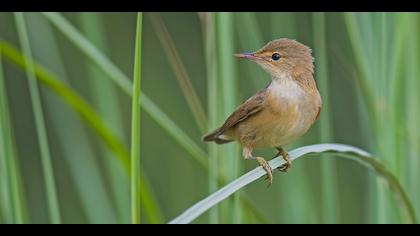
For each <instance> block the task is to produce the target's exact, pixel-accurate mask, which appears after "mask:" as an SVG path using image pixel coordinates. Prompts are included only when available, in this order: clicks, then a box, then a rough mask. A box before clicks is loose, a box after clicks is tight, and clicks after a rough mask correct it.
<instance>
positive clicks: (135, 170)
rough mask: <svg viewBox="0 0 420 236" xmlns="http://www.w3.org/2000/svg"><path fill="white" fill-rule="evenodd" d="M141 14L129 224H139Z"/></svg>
mask: <svg viewBox="0 0 420 236" xmlns="http://www.w3.org/2000/svg"><path fill="white" fill-rule="evenodd" d="M142 22H143V14H142V13H137V27H136V45H135V53H134V73H133V81H134V84H133V98H132V106H131V111H132V114H131V222H132V223H133V224H140V210H141V209H140V201H141V200H140V132H141V131H140V104H141V102H140V84H141V41H142V40H141V35H142V24H143V23H142Z"/></svg>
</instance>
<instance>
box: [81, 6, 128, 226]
mask: <svg viewBox="0 0 420 236" xmlns="http://www.w3.org/2000/svg"><path fill="white" fill-rule="evenodd" d="M78 16H79V20H80V22H81V28H82V30H83V31H84V33H85V35H86V37H87V38H88V39H89V40H91V41H92V43H94V44H95V45H97V47H98V48H99V49H100V50H101V51H102V52H107V49H108V45H107V41H106V32H105V25H104V23H103V18H102V17H101V14H100V13H91V12H89V13H81V14H79V15H78ZM86 64H87V70H88V71H87V72H88V75H89V78H90V80H88V82H90V87H91V89H92V95H93V100H94V101H95V105H96V107H98V113H99V114H100V116H101V117H102V118H103V120H104V121H105V123H106V125H107V126H108V127H109V129H110V130H111V131H112V132H113V133H114V134H115V135H117V136H118V137H120V139H122V140H124V139H123V138H124V137H126V135H125V132H124V126H123V124H124V120H123V117H122V109H121V106H120V103H119V102H120V101H119V96H118V93H117V92H118V91H117V88H116V87H115V86H114V84H113V83H112V82H111V81H110V80H104V79H103V78H104V77H106V76H107V75H106V74H105V73H104V72H102V71H101V70H100V69H99V68H98V66H96V65H95V64H94V63H92V62H91V61H90V60H86ZM104 94H106V96H104ZM101 151H102V154H103V155H106V156H107V157H108V158H106V160H105V161H106V162H105V166H106V170H107V171H106V173H107V176H108V177H109V182H110V183H111V188H112V194H113V197H114V202H115V205H116V208H117V211H118V217H117V218H118V219H117V220H118V222H120V223H128V222H130V200H129V199H130V197H129V183H127V181H126V179H127V178H126V176H125V174H124V173H123V171H122V170H121V168H119V167H118V166H117V165H115V160H114V159H113V157H112V153H111V152H110V151H108V150H106V149H105V148H104V149H103V150H101Z"/></svg>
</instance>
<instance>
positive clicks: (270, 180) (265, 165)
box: [255, 157, 273, 187]
mask: <svg viewBox="0 0 420 236" xmlns="http://www.w3.org/2000/svg"><path fill="white" fill-rule="evenodd" d="M255 160H256V161H257V162H258V165H260V166H261V167H262V168H263V169H264V170H265V172H267V177H266V178H265V179H267V180H268V186H267V187H270V186H271V184H272V183H273V171H272V169H271V167H270V165H269V164H268V162H267V161H266V160H265V159H264V158H262V157H256V158H255Z"/></svg>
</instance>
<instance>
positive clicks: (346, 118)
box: [0, 12, 420, 223]
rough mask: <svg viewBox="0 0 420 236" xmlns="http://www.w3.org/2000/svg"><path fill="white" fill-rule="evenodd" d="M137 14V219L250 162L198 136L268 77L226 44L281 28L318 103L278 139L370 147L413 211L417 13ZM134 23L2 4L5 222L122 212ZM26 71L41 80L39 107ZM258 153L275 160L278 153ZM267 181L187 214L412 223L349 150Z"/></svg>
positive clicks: (249, 43)
mask: <svg viewBox="0 0 420 236" xmlns="http://www.w3.org/2000/svg"><path fill="white" fill-rule="evenodd" d="M22 16H23V17H22ZM143 17H144V19H143V36H142V37H143V43H142V45H143V51H142V70H143V71H142V92H143V93H142V103H143V105H142V107H143V109H142V114H141V143H140V148H141V169H142V181H143V182H144V183H143V182H142V205H141V207H142V208H141V209H142V210H141V212H142V217H141V221H142V223H165V222H167V221H169V220H171V219H173V218H174V217H176V216H177V215H178V214H180V213H181V212H182V211H184V210H185V209H187V208H188V207H189V206H191V205H192V204H194V203H195V202H197V201H199V200H201V199H202V198H204V197H205V196H207V195H208V194H210V193H211V192H213V191H215V190H216V189H218V188H220V187H221V186H223V185H224V184H225V183H227V182H228V181H230V180H233V179H235V178H236V177H238V176H240V175H241V174H243V173H245V172H246V171H248V170H250V169H252V168H254V167H255V166H256V163H255V162H253V161H251V162H248V161H244V160H243V159H242V157H241V155H240V149H239V148H240V147H239V145H238V144H236V143H235V144H228V145H224V146H216V145H215V144H205V143H202V142H201V136H202V135H203V134H204V133H206V132H207V131H210V130H212V129H214V128H216V127H217V126H218V125H220V124H221V123H222V122H223V121H224V119H225V118H226V117H227V116H228V114H229V113H230V112H231V111H233V109H234V108H235V107H236V106H237V105H238V104H239V103H240V102H242V101H244V100H245V99H246V98H248V97H249V96H251V95H252V94H254V93H255V92H256V91H257V90H259V89H260V88H262V87H264V86H265V85H266V84H267V83H269V81H270V78H269V77H268V75H267V74H265V72H264V71H263V70H262V69H261V68H259V67H258V66H257V65H255V64H253V63H252V62H247V61H237V60H235V59H234V57H233V56H232V54H233V53H235V52H243V51H254V50H257V49H259V48H260V47H262V46H263V45H264V44H265V43H266V42H268V41H270V40H273V39H277V38H283V37H286V38H293V39H296V40H298V41H299V42H302V43H304V44H306V45H308V46H310V47H311V48H312V49H313V55H314V58H315V80H316V82H317V85H318V88H319V90H320V92H321V96H322V98H323V109H322V112H321V117H320V120H318V122H317V123H315V125H314V126H313V127H312V129H311V130H310V131H309V132H308V133H307V134H306V135H305V136H304V137H302V138H301V139H299V140H297V141H296V142H294V143H293V144H292V145H290V146H288V147H287V149H288V150H289V151H290V150H292V149H293V148H296V147H299V146H303V145H306V144H315V143H322V142H338V143H345V144H350V145H354V146H357V147H360V148H362V149H365V150H367V151H369V152H371V153H373V154H374V156H375V158H377V159H378V160H379V161H380V162H381V163H382V164H383V165H385V167H386V168H387V169H389V170H390V171H391V172H392V173H393V174H394V175H395V176H396V178H397V179H398V181H399V182H400V183H401V184H402V186H403V187H404V189H405V190H406V191H407V193H408V195H409V198H410V200H411V202H412V204H413V206H414V208H415V211H416V213H417V215H418V214H419V213H420V188H419V186H418V183H417V181H419V180H420V178H419V177H420V176H419V175H420V174H419V171H418V168H420V159H419V155H418V153H419V151H420V135H419V131H420V117H419V115H420V94H419V92H418V90H419V89H420V66H419V63H420V47H419V44H420V38H419V33H420V32H419V31H420V27H419V22H420V21H419V20H420V19H419V14H416V13H245V12H244V13H145V14H144V16H143ZM19 22H20V23H19ZM22 23H23V24H22ZM135 32H136V14H135V13H44V14H43V13H24V14H23V15H16V14H13V13H0V62H1V64H0V65H1V66H0V223H50V222H63V223H129V222H130V184H129V180H130V179H129V175H128V171H127V170H128V169H127V166H128V158H129V147H130V133H131V127H130V121H131V97H130V96H129V95H130V89H131V82H130V81H129V80H131V79H129V78H132V73H133V72H132V68H133V63H134V47H135ZM29 52H31V53H30V54H29ZM22 54H23V55H26V57H22ZM25 58H26V59H27V62H30V63H29V64H25ZM32 62H35V63H36V65H35V67H33V66H28V65H33V64H31V63H32ZM33 69H34V70H33ZM27 76H29V80H28V79H27ZM35 77H36V78H37V80H35V79H34V78H35ZM31 78H32V80H31ZM30 81H37V82H38V85H37V86H38V87H39V92H40V98H41V100H40V102H39V103H38V105H36V104H37V102H36V96H34V93H33V92H34V91H36V86H35V87H34V86H32V87H31V82H30ZM28 82H30V83H28ZM32 85H34V83H33V82H32ZM35 85H36V84H35ZM34 88H35V90H34ZM35 95H36V93H35ZM34 98H35V101H34ZM36 114H38V116H39V114H41V116H42V115H43V118H44V123H45V127H43V128H42V126H41V128H40V127H39V126H37V125H36V122H35V120H36V119H35V117H36V116H37V115H36ZM43 132H45V135H44V138H45V137H46V141H47V142H46V143H44V146H43V148H44V149H42V147H41V146H42V145H41V146H40V145H39V143H40V140H42V139H43V138H42V133H43ZM40 134H41V135H40ZM44 140H45V139H44ZM41 143H42V141H41ZM45 144H47V145H45ZM40 147H41V148H40ZM41 150H43V151H41ZM42 153H44V154H45V153H50V155H48V154H47V155H43V154H42ZM256 154H261V155H263V156H264V157H265V158H266V159H270V158H271V157H272V156H273V155H274V154H275V151H274V150H260V151H257V152H256ZM48 156H50V161H51V165H50V167H51V168H48V166H49V165H48V160H49V158H46V157H48ZM48 169H50V170H51V171H50V172H51V173H48ZM48 186H50V187H48ZM51 186H55V190H54V188H52V189H51ZM266 186H267V185H266V183H265V182H264V181H263V179H261V180H259V181H256V182H254V183H252V184H251V185H250V186H248V187H246V188H244V189H242V190H241V191H240V192H239V193H237V194H235V195H234V196H233V197H231V198H229V199H227V200H226V201H224V202H223V203H222V204H220V205H218V206H217V207H215V208H213V209H212V210H211V211H210V212H208V213H206V214H204V215H203V216H201V217H200V218H198V219H197V220H196V221H194V223H405V222H406V220H405V217H404V216H403V215H402V214H401V213H400V208H401V206H400V205H399V204H400V203H399V202H398V201H397V200H396V198H395V196H394V194H393V193H392V192H391V191H390V190H389V188H388V186H387V184H386V183H385V182H384V181H383V180H381V179H380V178H378V177H377V176H376V175H375V173H374V172H372V171H371V170H369V169H367V168H366V167H365V166H363V165H361V164H360V163H357V162H354V161H351V160H348V159H342V158H335V157H330V156H328V157H327V156H325V157H322V158H319V157H315V156H313V157H307V158H302V159H299V160H297V161H296V162H294V165H293V167H292V168H291V169H290V170H289V171H288V172H287V174H284V173H281V172H278V171H275V172H274V183H273V185H272V186H271V187H270V188H267V187H266ZM51 190H52V191H51ZM54 195H56V197H55V198H56V200H57V201H56V202H57V204H55V203H54Z"/></svg>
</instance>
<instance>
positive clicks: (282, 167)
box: [273, 147, 292, 172]
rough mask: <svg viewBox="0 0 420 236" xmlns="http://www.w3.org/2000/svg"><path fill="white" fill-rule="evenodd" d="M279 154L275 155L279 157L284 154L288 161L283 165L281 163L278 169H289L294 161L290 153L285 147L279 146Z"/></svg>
mask: <svg viewBox="0 0 420 236" xmlns="http://www.w3.org/2000/svg"><path fill="white" fill-rule="evenodd" d="M276 149H277V151H278V152H277V154H276V155H275V156H274V157H273V158H275V157H277V156H282V157H283V160H284V161H286V163H284V164H283V165H281V166H280V167H278V168H277V169H278V170H280V171H282V172H287V170H288V169H289V168H290V166H292V161H291V160H290V159H289V153H287V152H286V150H284V148H282V147H277V148H276Z"/></svg>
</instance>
